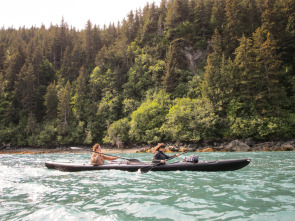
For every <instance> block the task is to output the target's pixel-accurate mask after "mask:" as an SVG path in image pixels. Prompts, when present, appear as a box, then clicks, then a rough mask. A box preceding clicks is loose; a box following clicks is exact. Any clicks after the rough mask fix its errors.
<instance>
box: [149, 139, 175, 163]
mask: <svg viewBox="0 0 295 221" xmlns="http://www.w3.org/2000/svg"><path fill="white" fill-rule="evenodd" d="M165 148H166V145H165V144H164V143H160V144H158V145H157V146H156V148H155V149H154V151H153V154H154V158H153V163H157V164H165V163H166V160H168V159H172V158H174V157H178V156H179V154H175V155H173V156H170V157H169V156H168V155H166V154H164V152H165Z"/></svg>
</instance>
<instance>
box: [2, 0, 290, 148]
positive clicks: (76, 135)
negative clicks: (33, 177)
mask: <svg viewBox="0 0 295 221" xmlns="http://www.w3.org/2000/svg"><path fill="white" fill-rule="evenodd" d="M90 7H91V6H90ZM95 22H96V21H88V22H87V24H86V25H85V29H83V30H81V31H77V30H76V29H75V28H74V27H69V26H68V25H67V23H66V21H64V19H61V23H60V25H56V26H54V25H52V26H51V27H48V28H45V27H41V28H37V27H21V28H18V29H16V28H6V29H4V28H2V29H1V30H0V71H1V72H0V122H1V125H0V144H11V145H30V146H44V145H46V146H49V145H67V144H77V145H79V144H93V143H94V142H104V143H117V144H118V143H121V142H123V143H124V144H135V143H137V144H138V143H157V142H160V141H164V142H167V141H171V142H172V141H183V142H197V141H199V140H201V139H210V140H211V139H236V138H247V137H252V138H256V139H273V138H280V139H283V138H294V136H295V129H294V128H295V2H294V0H168V1H165V0H163V1H162V3H161V4H160V5H155V4H150V5H146V7H144V8H143V9H139V10H137V11H131V12H130V13H129V14H128V15H126V17H125V18H122V21H121V22H119V23H118V24H109V25H108V26H104V27H98V26H96V25H95Z"/></svg>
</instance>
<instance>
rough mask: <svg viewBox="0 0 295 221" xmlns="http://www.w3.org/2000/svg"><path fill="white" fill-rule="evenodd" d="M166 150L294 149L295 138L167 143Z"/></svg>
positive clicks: (246, 150)
mask: <svg viewBox="0 0 295 221" xmlns="http://www.w3.org/2000/svg"><path fill="white" fill-rule="evenodd" d="M167 146H168V147H167V151H168V152H184V151H190V152H249V151H295V139H293V140H288V141H267V142H257V141H255V140H253V139H245V140H232V141H228V142H226V141H221V142H217V141H215V142H213V141H211V142H201V143H197V144H184V143H179V144H172V143H171V144H167ZM151 151H152V148H151V147H144V148H140V150H139V152H151Z"/></svg>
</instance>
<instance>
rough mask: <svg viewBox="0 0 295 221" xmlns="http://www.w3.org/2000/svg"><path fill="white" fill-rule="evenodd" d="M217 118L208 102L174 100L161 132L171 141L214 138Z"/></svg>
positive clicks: (200, 100)
mask: <svg viewBox="0 0 295 221" xmlns="http://www.w3.org/2000/svg"><path fill="white" fill-rule="evenodd" d="M217 123H218V117H217V116H216V115H215V114H214V111H213V106H212V104H211V103H210V101H209V100H205V99H190V98H182V99H177V100H175V105H174V106H172V107H171V108H170V110H169V113H168V114H167V116H166V122H165V124H164V125H163V126H162V128H161V131H162V132H163V134H165V135H166V136H167V138H166V139H169V140H173V141H179V140H182V141H191V142H194V141H198V140H200V139H204V138H209V137H214V136H216V135H217V133H216V125H217Z"/></svg>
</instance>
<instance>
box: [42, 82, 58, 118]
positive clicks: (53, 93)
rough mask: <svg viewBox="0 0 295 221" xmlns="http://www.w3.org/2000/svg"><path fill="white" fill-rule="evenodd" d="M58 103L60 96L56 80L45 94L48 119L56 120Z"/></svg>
mask: <svg viewBox="0 0 295 221" xmlns="http://www.w3.org/2000/svg"><path fill="white" fill-rule="evenodd" d="M57 104H58V96H57V90H56V85H55V82H54V83H51V84H50V85H48V87H47V91H46V94H45V96H44V105H45V107H46V119H48V120H49V121H50V120H54V119H56V117H57Z"/></svg>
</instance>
